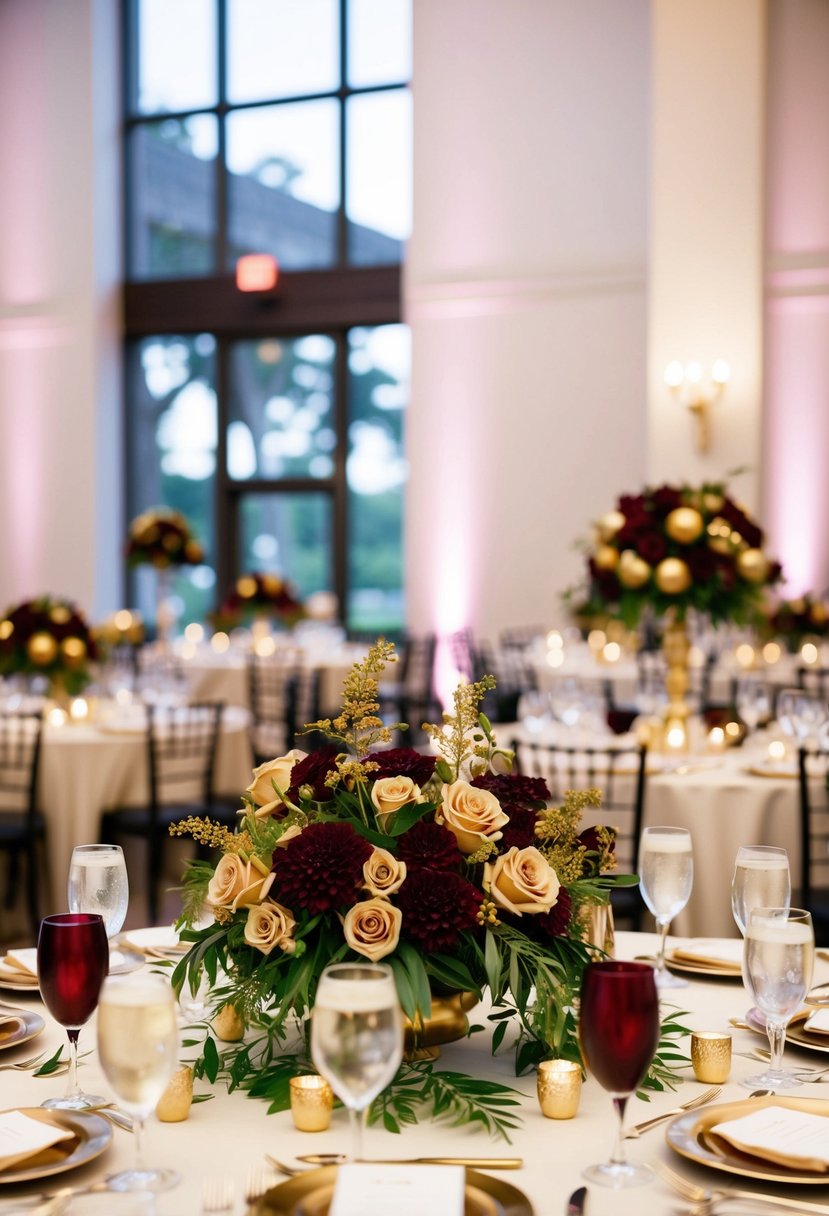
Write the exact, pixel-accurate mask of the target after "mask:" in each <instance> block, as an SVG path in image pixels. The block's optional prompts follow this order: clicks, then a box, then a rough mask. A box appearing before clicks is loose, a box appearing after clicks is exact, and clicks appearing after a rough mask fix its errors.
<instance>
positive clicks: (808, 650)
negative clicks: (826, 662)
mask: <svg viewBox="0 0 829 1216" xmlns="http://www.w3.org/2000/svg"><path fill="white" fill-rule="evenodd" d="M800 657H801V659H802V660H803V662H804V663H809V664H810V665H811V666H814V665H815V663H817V661H818V648H817V646H815V644H814V642H804V643H803V645H802V646H801V647H800Z"/></svg>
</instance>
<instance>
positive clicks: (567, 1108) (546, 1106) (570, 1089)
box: [536, 1060, 582, 1119]
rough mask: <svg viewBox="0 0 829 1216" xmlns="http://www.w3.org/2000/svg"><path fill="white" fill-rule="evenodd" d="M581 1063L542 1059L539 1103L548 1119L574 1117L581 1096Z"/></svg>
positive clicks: (539, 1070)
mask: <svg viewBox="0 0 829 1216" xmlns="http://www.w3.org/2000/svg"><path fill="white" fill-rule="evenodd" d="M581 1080H582V1077H581V1065H579V1064H574V1063H573V1062H572V1060H542V1062H541V1063H540V1064H539V1066H538V1078H537V1082H536V1084H537V1089H538V1104H539V1106H540V1107H541V1113H542V1114H543V1115H546V1117H547V1118H548V1119H572V1118H573V1117H574V1116H575V1115H576V1113H577V1112H578V1109H579V1099H580V1098H581Z"/></svg>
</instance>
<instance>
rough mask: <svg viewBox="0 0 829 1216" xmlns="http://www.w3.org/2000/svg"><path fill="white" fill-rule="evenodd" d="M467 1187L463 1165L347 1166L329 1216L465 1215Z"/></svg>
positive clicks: (340, 1172)
mask: <svg viewBox="0 0 829 1216" xmlns="http://www.w3.org/2000/svg"><path fill="white" fill-rule="evenodd" d="M465 1188H466V1171H465V1170H464V1169H463V1167H462V1166H459V1165H411V1166H410V1165H372V1164H369V1163H357V1164H354V1165H343V1166H341V1167H340V1169H339V1170H338V1171H337V1185H336V1187H335V1189H334V1198H333V1200H332V1202H331V1207H330V1209H329V1216H389V1213H390V1212H393V1213H394V1216H423V1213H424V1212H429V1211H431V1212H440V1213H441V1216H463V1210H464V1192H465Z"/></svg>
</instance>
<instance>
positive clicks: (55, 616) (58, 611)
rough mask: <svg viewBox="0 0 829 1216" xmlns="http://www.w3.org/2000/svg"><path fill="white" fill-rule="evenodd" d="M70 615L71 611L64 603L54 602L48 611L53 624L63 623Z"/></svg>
mask: <svg viewBox="0 0 829 1216" xmlns="http://www.w3.org/2000/svg"><path fill="white" fill-rule="evenodd" d="M71 616H72V613H71V612H70V611H69V609H68V608H67V607H66V605H65V604H55V606H54V608H52V609H50V611H49V620H50V621H51V622H52V624H53V625H65V624H66V622H67V621H68V620H69V619H70V617H71Z"/></svg>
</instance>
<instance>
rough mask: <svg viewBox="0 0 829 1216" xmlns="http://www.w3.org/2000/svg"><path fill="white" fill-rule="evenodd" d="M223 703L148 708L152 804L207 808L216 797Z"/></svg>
mask: <svg viewBox="0 0 829 1216" xmlns="http://www.w3.org/2000/svg"><path fill="white" fill-rule="evenodd" d="M223 709H224V706H223V705H222V704H221V703H220V702H214V701H210V702H194V703H193V704H192V705H175V706H160V705H150V706H149V707H148V723H147V743H148V751H149V765H150V803H151V805H152V806H153V807H159V806H164V805H165V804H169V803H181V804H183V805H188V804H192V805H194V806H198V805H205V804H207V803H209V802H210V801H211V800H212V797H213V772H214V768H215V762H216V744H217V741H218V735H219V728H220V725H221V719H222V711H223Z"/></svg>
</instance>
